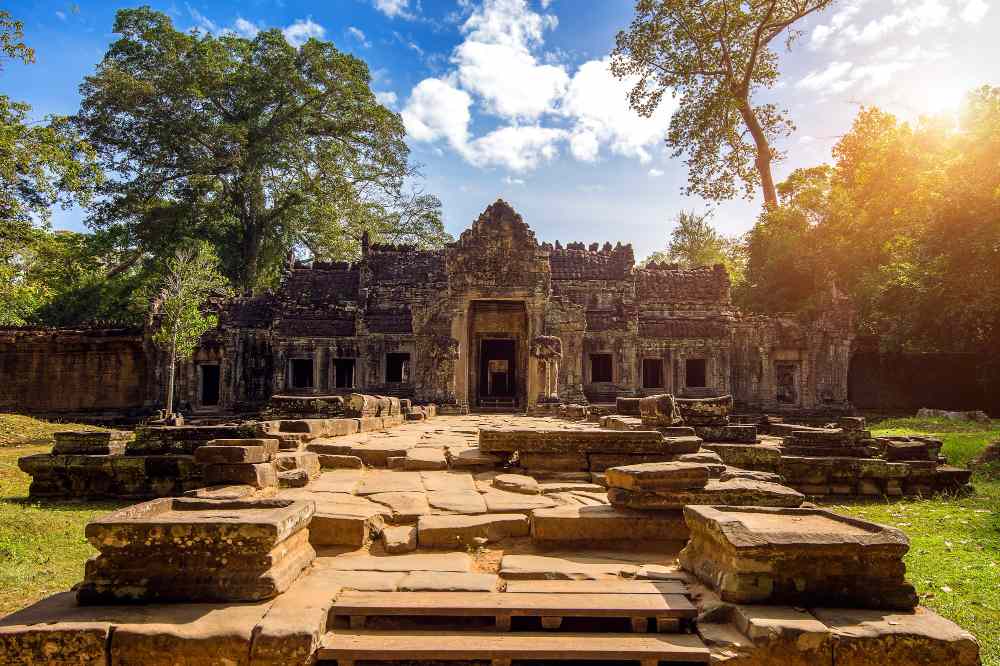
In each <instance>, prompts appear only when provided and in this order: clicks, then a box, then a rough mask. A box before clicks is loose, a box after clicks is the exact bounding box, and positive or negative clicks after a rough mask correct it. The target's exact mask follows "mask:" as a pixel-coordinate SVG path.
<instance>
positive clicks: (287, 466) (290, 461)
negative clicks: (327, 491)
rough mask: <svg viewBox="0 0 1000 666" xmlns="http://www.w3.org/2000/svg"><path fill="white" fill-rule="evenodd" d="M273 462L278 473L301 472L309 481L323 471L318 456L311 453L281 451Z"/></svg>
mask: <svg viewBox="0 0 1000 666" xmlns="http://www.w3.org/2000/svg"><path fill="white" fill-rule="evenodd" d="M274 462H275V464H276V465H277V466H278V471H282V472H283V471H291V470H302V471H303V472H305V473H306V475H307V476H308V477H309V478H310V479H315V478H316V477H317V476H319V475H320V473H321V472H322V471H323V470H322V467H321V465H320V464H319V455H318V454H316V453H313V452H311V451H282V452H281V453H279V454H278V456H277V457H276V458H275V461H274Z"/></svg>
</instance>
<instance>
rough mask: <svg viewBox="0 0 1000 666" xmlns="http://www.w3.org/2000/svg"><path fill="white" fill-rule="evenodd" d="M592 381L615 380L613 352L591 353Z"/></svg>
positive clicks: (596, 382)
mask: <svg viewBox="0 0 1000 666" xmlns="http://www.w3.org/2000/svg"><path fill="white" fill-rule="evenodd" d="M590 381H591V382H593V383H595V384H598V383H608V382H612V381H614V366H613V364H612V360H611V354H591V355H590Z"/></svg>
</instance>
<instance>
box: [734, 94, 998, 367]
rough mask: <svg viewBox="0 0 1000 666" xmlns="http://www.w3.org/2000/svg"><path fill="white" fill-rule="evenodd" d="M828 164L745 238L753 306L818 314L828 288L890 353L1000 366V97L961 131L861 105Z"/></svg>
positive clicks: (808, 174) (796, 180) (797, 176)
mask: <svg viewBox="0 0 1000 666" xmlns="http://www.w3.org/2000/svg"><path fill="white" fill-rule="evenodd" d="M834 158H835V163H834V164H833V165H822V166H817V167H813V168H810V169H800V170H797V171H795V172H793V173H792V175H791V176H790V177H789V179H788V180H787V181H786V182H785V183H783V184H782V185H781V187H780V190H781V195H782V205H781V206H780V207H778V208H776V209H773V210H770V211H767V212H765V214H764V215H762V217H761V219H760V220H759V221H758V223H757V224H756V226H755V227H754V229H753V230H752V231H751V232H750V234H749V243H748V250H749V267H748V283H749V287H748V295H749V302H750V305H751V306H752V307H754V308H755V309H758V310H764V311H777V310H806V309H810V308H815V307H817V306H818V305H819V304H820V303H821V302H822V300H823V296H824V292H825V291H827V290H828V289H829V283H830V280H831V279H832V280H833V282H834V283H835V284H836V285H837V288H838V289H841V290H843V291H845V292H846V293H847V294H848V295H849V296H850V297H851V300H852V302H853V303H854V305H855V307H856V308H857V309H858V314H859V323H860V326H861V332H863V333H870V334H873V335H876V336H878V337H879V338H880V340H881V341H882V344H883V346H884V347H886V348H888V349H902V350H906V349H910V350H921V351H934V350H939V351H976V352H987V353H988V354H989V355H990V356H995V350H996V349H998V348H1000V171H998V170H997V168H996V165H997V164H1000V88H992V87H983V88H980V89H978V90H975V91H973V92H972V93H970V95H969V96H968V97H967V101H966V104H965V108H964V111H963V112H962V115H961V118H960V120H959V123H958V126H957V127H956V126H954V124H953V123H952V122H950V121H947V120H944V119H941V118H934V117H929V118H922V119H920V120H919V121H918V122H917V123H915V124H910V123H906V122H900V121H899V120H898V119H897V118H895V117H894V116H892V115H890V114H888V113H885V112H883V111H881V110H879V109H876V108H864V109H862V110H861V112H860V113H859V114H858V117H857V118H856V119H855V122H854V125H853V127H852V129H851V131H850V132H849V133H848V134H847V135H845V136H844V137H843V138H842V140H841V141H840V142H839V143H838V144H837V146H836V147H835V148H834ZM990 350H992V351H990Z"/></svg>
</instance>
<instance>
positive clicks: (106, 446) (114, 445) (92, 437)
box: [52, 430, 132, 455]
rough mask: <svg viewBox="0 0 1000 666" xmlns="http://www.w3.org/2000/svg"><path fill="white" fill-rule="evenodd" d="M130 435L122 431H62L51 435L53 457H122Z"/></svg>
mask: <svg viewBox="0 0 1000 666" xmlns="http://www.w3.org/2000/svg"><path fill="white" fill-rule="evenodd" d="M131 438H132V433H130V432H125V431H123V430H108V431H91V430H63V431H60V432H57V433H53V435H52V439H53V441H54V444H53V445H52V453H53V455H72V454H77V455H122V454H124V453H125V446H126V444H128V440H130V439H131Z"/></svg>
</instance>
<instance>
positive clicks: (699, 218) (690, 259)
mask: <svg viewBox="0 0 1000 666" xmlns="http://www.w3.org/2000/svg"><path fill="white" fill-rule="evenodd" d="M742 249H743V246H742V244H741V243H740V240H739V239H737V238H730V237H729V236H725V235H724V234H720V233H719V232H718V231H717V230H716V229H715V227H713V226H712V223H711V222H710V221H709V214H708V213H705V214H698V213H696V212H694V211H693V210H691V211H687V210H682V211H681V212H680V213H678V214H677V217H676V218H675V219H674V228H673V230H671V232H670V242H669V243H668V244H667V249H666V250H665V251H663V252H656V253H654V254H653V255H652V256H650V257H649V261H656V262H667V263H671V264H678V265H679V266H681V267H683V268H696V267H698V266H714V265H715V264H722V265H723V266H725V267H726V270H727V271H728V272H729V277H730V279H732V280H733V281H734V282H740V281H741V280H742V276H743V272H744V270H745V260H744V258H743V256H742Z"/></svg>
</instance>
